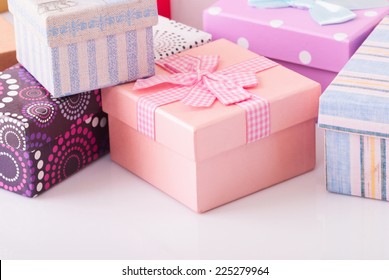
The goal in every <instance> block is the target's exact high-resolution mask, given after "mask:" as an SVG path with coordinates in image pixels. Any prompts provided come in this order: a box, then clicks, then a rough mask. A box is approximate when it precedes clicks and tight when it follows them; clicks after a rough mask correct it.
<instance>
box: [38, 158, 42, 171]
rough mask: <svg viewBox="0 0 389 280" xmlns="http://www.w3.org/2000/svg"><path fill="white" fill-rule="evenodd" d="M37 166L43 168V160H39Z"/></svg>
mask: <svg viewBox="0 0 389 280" xmlns="http://www.w3.org/2000/svg"><path fill="white" fill-rule="evenodd" d="M37 167H38V169H42V167H43V160H40V161H38V164H37Z"/></svg>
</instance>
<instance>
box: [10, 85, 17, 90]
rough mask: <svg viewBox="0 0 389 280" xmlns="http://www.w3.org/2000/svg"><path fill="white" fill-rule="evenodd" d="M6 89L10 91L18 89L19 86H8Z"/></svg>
mask: <svg viewBox="0 0 389 280" xmlns="http://www.w3.org/2000/svg"><path fill="white" fill-rule="evenodd" d="M8 89H10V90H16V89H19V85H10V86H9V87H8Z"/></svg>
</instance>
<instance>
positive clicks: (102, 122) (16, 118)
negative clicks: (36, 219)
mask: <svg viewBox="0 0 389 280" xmlns="http://www.w3.org/2000/svg"><path fill="white" fill-rule="evenodd" d="M108 150H109V142H108V126H107V116H106V115H105V114H104V113H103V112H102V109H101V95H100V91H99V90H95V91H89V92H85V93H82V94H79V95H75V96H71V97H64V98H52V97H50V94H49V92H48V91H47V90H46V89H45V88H44V87H43V86H42V85H40V84H39V83H38V82H37V81H36V80H35V79H34V78H33V77H32V76H31V75H30V74H29V72H27V71H26V70H25V69H24V68H23V67H22V66H20V65H15V66H13V67H11V68H9V69H7V70H5V71H4V72H0V188H2V189H5V190H8V191H11V192H15V193H18V194H21V195H23V196H27V197H34V196H36V195H38V194H40V193H42V192H43V191H45V190H47V189H49V188H51V187H52V186H53V185H55V184H57V183H59V182H61V181H62V180H64V179H66V178H67V177H69V176H70V175H72V174H74V173H75V172H77V171H78V170H80V169H81V168H83V167H85V166H86V165H88V164H89V163H91V162H93V161H94V160H96V159H98V158H100V157H101V156H102V155H104V154H106V153H107V152H108Z"/></svg>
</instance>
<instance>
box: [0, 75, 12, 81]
mask: <svg viewBox="0 0 389 280" xmlns="http://www.w3.org/2000/svg"><path fill="white" fill-rule="evenodd" d="M9 78H11V75H10V74H3V75H1V76H0V79H3V80H5V79H9Z"/></svg>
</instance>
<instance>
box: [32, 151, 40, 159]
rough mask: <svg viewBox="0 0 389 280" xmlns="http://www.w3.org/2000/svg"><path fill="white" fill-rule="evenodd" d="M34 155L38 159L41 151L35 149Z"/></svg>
mask: <svg viewBox="0 0 389 280" xmlns="http://www.w3.org/2000/svg"><path fill="white" fill-rule="evenodd" d="M34 157H35V159H36V160H38V159H40V157H41V151H36V152H35V155H34Z"/></svg>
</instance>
